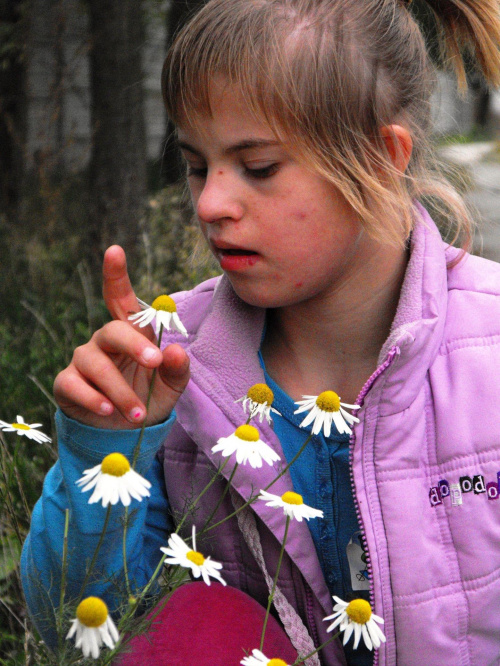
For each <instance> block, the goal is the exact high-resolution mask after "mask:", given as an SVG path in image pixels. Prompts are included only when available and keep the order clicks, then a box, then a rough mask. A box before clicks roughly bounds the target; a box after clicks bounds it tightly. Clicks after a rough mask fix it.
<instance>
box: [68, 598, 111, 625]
mask: <svg viewBox="0 0 500 666" xmlns="http://www.w3.org/2000/svg"><path fill="white" fill-rule="evenodd" d="M76 617H77V618H78V619H79V620H80V622H81V623H82V624H84V625H85V626H86V627H100V626H101V625H103V624H104V623H105V622H106V619H107V617H108V607H107V606H106V604H105V603H104V601H102V599H99V598H98V597H87V598H86V599H84V600H83V601H81V602H80V603H79V604H78V608H77V609H76Z"/></svg>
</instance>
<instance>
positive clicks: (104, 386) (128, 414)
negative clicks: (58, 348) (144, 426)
mask: <svg viewBox="0 0 500 666" xmlns="http://www.w3.org/2000/svg"><path fill="white" fill-rule="evenodd" d="M91 345H92V342H90V343H89V344H88V345H84V346H83V347H77V348H76V349H75V352H74V354H73V365H74V368H75V369H76V371H77V372H78V373H79V374H80V375H81V377H82V378H83V379H84V381H86V382H88V383H89V384H90V385H91V386H93V387H95V388H96V389H97V391H100V392H101V393H102V395H103V396H105V397H106V398H107V399H108V400H109V402H111V403H112V404H113V405H114V406H115V407H116V408H117V409H118V411H119V412H120V413H121V414H122V416H123V417H124V418H125V419H127V421H129V422H130V423H138V422H141V421H142V420H143V418H144V416H145V414H146V408H145V406H144V404H143V402H142V401H141V400H140V399H139V398H138V396H137V394H136V393H135V391H134V390H133V389H132V387H131V386H130V385H129V383H128V382H127V380H126V379H125V377H124V376H123V375H122V373H121V371H120V370H119V369H118V368H117V367H116V365H115V364H114V363H113V361H112V360H111V359H110V358H109V356H108V355H107V354H105V353H104V352H103V351H102V350H99V349H98V347H97V346H96V345H94V347H95V349H93V350H92V353H89V350H88V349H87V347H89V348H90V347H91Z"/></svg>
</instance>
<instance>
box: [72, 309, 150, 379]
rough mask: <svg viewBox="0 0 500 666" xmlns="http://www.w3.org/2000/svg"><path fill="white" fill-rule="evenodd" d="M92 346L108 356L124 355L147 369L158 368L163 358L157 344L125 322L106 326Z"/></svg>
mask: <svg viewBox="0 0 500 666" xmlns="http://www.w3.org/2000/svg"><path fill="white" fill-rule="evenodd" d="M92 344H94V345H97V347H98V348H99V349H100V350H102V351H103V352H105V353H106V354H124V355H125V356H127V357H128V358H130V359H131V360H133V361H136V362H137V363H139V364H140V365H143V366H145V367H147V368H155V367H157V366H158V365H160V363H161V361H162V358H163V356H162V353H161V351H160V350H159V349H158V346H157V345H156V344H154V343H153V342H150V341H149V340H148V339H146V338H145V337H144V335H143V334H142V333H141V332H140V331H139V330H137V329H136V328H134V327H133V326H129V325H128V324H125V322H123V321H111V322H109V323H108V324H105V325H104V326H103V327H102V328H100V329H99V330H98V331H96V332H95V333H94V335H93V336H92V339H91V341H90V343H89V345H92ZM84 347H85V345H84Z"/></svg>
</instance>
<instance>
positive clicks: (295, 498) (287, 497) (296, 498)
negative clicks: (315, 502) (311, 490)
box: [281, 490, 304, 506]
mask: <svg viewBox="0 0 500 666" xmlns="http://www.w3.org/2000/svg"><path fill="white" fill-rule="evenodd" d="M281 499H282V500H283V502H285V503H286V504H296V505H297V506H300V505H301V504H304V499H303V498H302V495H299V493H293V492H292V491H291V490H288V491H287V492H286V493H285V494H284V495H282V496H281Z"/></svg>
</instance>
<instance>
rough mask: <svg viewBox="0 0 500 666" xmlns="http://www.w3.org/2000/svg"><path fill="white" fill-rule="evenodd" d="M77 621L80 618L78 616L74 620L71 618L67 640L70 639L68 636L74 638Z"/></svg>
mask: <svg viewBox="0 0 500 666" xmlns="http://www.w3.org/2000/svg"><path fill="white" fill-rule="evenodd" d="M77 622H78V620H77V619H76V618H75V619H74V620H71V629H70V630H69V631H68V633H67V634H66V640H68V638H72V637H73V636H74V635H75V631H76V627H77Z"/></svg>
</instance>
